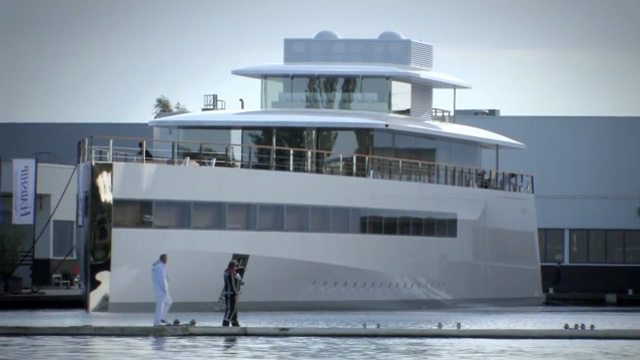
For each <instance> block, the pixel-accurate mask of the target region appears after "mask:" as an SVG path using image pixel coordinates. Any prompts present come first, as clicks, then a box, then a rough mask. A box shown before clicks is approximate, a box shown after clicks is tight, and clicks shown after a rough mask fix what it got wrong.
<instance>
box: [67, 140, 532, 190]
mask: <svg viewBox="0 0 640 360" xmlns="http://www.w3.org/2000/svg"><path fill="white" fill-rule="evenodd" d="M150 145H151V147H150ZM142 154H146V155H145V156H143V155H142ZM79 161H80V162H91V163H111V162H138V163H154V164H168V165H179V166H192V167H234V168H242V169H261V170H275V171H290V172H306V173H316V174H325V175H340V176H353V177H367V178H372V179H384V180H395V181H408V182H420V183H430V184H438V185H450V186H461V187H469V188H483V189H492V190H500V191H508V192H523V193H533V192H534V187H533V176H532V175H528V174H519V173H513V172H508V171H496V170H485V169H480V168H474V167H468V166H459V165H451V164H441V163H432V162H426V161H417V160H410V159H398V158H390V157H382V156H373V155H361V154H351V153H339V152H331V151H323V150H308V149H297V148H285V147H277V146H276V147H274V146H263V145H240V144H229V143H214V142H198V141H186V140H180V141H172V140H148V139H137V138H123V137H118V138H116V137H102V136H100V137H97V136H96V137H90V138H87V139H84V140H81V141H80V143H79Z"/></svg>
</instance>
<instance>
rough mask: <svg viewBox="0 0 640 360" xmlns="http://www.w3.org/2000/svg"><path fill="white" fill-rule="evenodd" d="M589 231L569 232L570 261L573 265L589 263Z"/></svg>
mask: <svg viewBox="0 0 640 360" xmlns="http://www.w3.org/2000/svg"><path fill="white" fill-rule="evenodd" d="M588 243H589V241H588V231H587V230H571V231H569V261H570V262H572V263H585V262H587V261H588V255H589V246H588Z"/></svg>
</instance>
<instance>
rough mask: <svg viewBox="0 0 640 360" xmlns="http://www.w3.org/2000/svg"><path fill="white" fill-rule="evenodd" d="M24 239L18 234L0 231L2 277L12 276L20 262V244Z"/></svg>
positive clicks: (0, 268)
mask: <svg viewBox="0 0 640 360" xmlns="http://www.w3.org/2000/svg"><path fill="white" fill-rule="evenodd" d="M21 243H22V239H21V238H20V237H19V236H16V235H10V234H6V233H0V278H1V279H2V280H6V279H7V278H9V277H10V276H11V274H12V273H13V271H14V270H15V268H16V267H17V266H18V263H19V262H20V251H19V249H20V244H21Z"/></svg>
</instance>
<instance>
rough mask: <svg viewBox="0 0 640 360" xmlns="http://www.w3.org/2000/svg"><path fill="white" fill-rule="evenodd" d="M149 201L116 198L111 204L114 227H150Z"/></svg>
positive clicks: (150, 207)
mask: <svg viewBox="0 0 640 360" xmlns="http://www.w3.org/2000/svg"><path fill="white" fill-rule="evenodd" d="M152 207H153V205H152V203H151V201H134V200H116V201H115V202H114V204H113V226H114V227H135V228H139V227H150V226H151V223H152V220H153V218H152V214H151V209H152Z"/></svg>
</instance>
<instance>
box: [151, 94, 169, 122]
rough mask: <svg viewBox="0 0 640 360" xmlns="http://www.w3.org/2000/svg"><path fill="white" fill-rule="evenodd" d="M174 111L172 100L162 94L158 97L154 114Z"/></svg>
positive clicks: (154, 106)
mask: <svg viewBox="0 0 640 360" xmlns="http://www.w3.org/2000/svg"><path fill="white" fill-rule="evenodd" d="M171 111H173V106H172V105H171V100H169V99H168V98H167V97H166V96H164V95H161V96H160V97H159V98H156V103H155V105H153V115H154V116H156V117H157V116H158V114H160V113H163V112H171Z"/></svg>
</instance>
